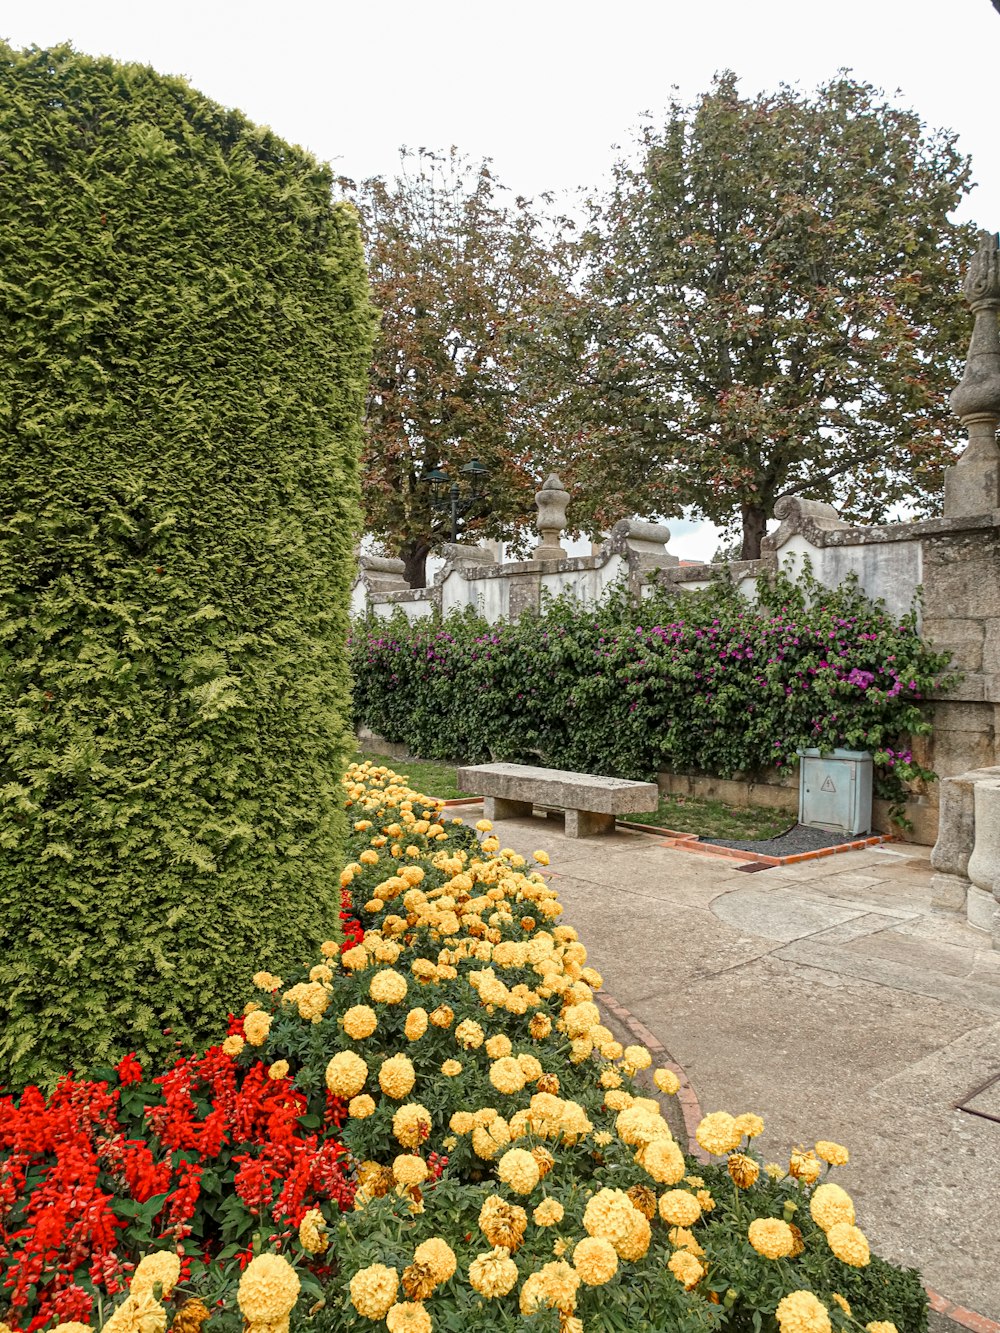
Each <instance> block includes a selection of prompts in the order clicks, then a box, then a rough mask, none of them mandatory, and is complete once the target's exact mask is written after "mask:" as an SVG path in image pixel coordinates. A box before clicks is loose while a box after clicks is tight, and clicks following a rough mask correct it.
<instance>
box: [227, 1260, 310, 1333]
mask: <svg viewBox="0 0 1000 1333" xmlns="http://www.w3.org/2000/svg"><path fill="white" fill-rule="evenodd" d="M300 1285H301V1284H300V1282H299V1275H298V1273H296V1271H295V1269H294V1268H293V1267H292V1265H291V1264H290V1263H289V1262H288V1260H287V1259H283V1258H282V1257H281V1255H280V1254H258V1255H257V1257H256V1259H251V1260H250V1262H249V1263H248V1264H247V1266H246V1268H245V1269H244V1270H243V1276H242V1277H241V1278H240V1285H239V1287H238V1288H237V1292H236V1300H237V1302H238V1304H239V1307H240V1310H241V1311H242V1314H243V1317H244V1318H245V1319H246V1320H247V1321H248V1322H249V1323H251V1324H277V1323H279V1322H280V1321H283V1320H287V1318H288V1316H289V1314H290V1313H291V1310H292V1306H293V1305H294V1304H295V1302H296V1301H297V1300H298V1296H299V1287H300Z"/></svg>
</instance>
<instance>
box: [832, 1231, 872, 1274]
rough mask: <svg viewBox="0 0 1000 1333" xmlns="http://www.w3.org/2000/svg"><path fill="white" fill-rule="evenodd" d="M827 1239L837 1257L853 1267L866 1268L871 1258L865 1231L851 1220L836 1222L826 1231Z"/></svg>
mask: <svg viewBox="0 0 1000 1333" xmlns="http://www.w3.org/2000/svg"><path fill="white" fill-rule="evenodd" d="M826 1241H827V1244H828V1245H829V1247H830V1249H831V1250H832V1251H833V1252H834V1254H835V1255H836V1256H837V1258H838V1259H840V1260H842V1261H843V1262H844V1263H845V1264H850V1265H851V1267H852V1268H864V1267H866V1265H867V1264H868V1263H869V1261H870V1260H871V1253H870V1251H869V1249H868V1239H867V1237H866V1236H865V1233H864V1232H863V1231H862V1230H861V1229H860V1227H855V1226H852V1225H851V1224H850V1222H835V1223H834V1224H833V1226H832V1227H831V1228H830V1229H829V1231H828V1232H827V1233H826Z"/></svg>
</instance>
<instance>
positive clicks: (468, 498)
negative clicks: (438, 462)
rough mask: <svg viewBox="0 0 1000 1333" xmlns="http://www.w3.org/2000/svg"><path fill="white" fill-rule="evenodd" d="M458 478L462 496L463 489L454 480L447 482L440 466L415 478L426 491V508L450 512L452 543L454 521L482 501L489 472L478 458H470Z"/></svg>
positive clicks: (439, 511)
mask: <svg viewBox="0 0 1000 1333" xmlns="http://www.w3.org/2000/svg"><path fill="white" fill-rule="evenodd" d="M458 475H459V477H460V478H461V479H462V482H464V483H465V485H466V486H467V487H468V490H467V492H466V493H465V494H464V495H463V493H462V492H463V486H462V485H461V484H460V483H459V481H458V480H455V481H451V480H450V478H449V476H448V473H447V472H446V471H445V470H444V468H443V467H435V468H431V470H430V471H429V472H425V473H424V474H423V475H422V476H421V477H420V478H418V480H419V483H420V485H422V486H427V487H429V488H430V491H431V496H430V506H431V508H432V509H433V510H434V511H435V513H439V514H441V513H446V514H447V513H450V515H451V540H452V542H457V541H458V520H459V519H460V518H461V517H462V515H463V514H467V513H468V512H469V510H470V509H471V508H472V507H473V506H474V505H476V504H478V503H479V501H480V500H482V498H483V496H484V494H485V486H486V479H487V478H488V477H489V475H490V470H489V468H488V467H484V466H483V464H482V463H480V461H479V459H478V458H472V459H470V460H469V462H468V463H466V465H465V467H463V468H461V469H460V471H459V474H458Z"/></svg>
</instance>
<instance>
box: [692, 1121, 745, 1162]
mask: <svg viewBox="0 0 1000 1333" xmlns="http://www.w3.org/2000/svg"><path fill="white" fill-rule="evenodd" d="M742 1137H743V1132H742V1130H740V1129H739V1128H738V1127H737V1124H736V1121H735V1119H734V1118H733V1116H731V1115H730V1114H729V1112H728V1111H713V1112H712V1114H711V1115H707V1116H705V1118H704V1119H703V1120H702V1121H701V1123H700V1124H699V1126H698V1128H697V1129H696V1130H695V1138H696V1139H697V1140H698V1142H699V1143H700V1144H701V1146H702V1147H703V1148H704V1149H705V1151H706V1152H707V1153H711V1154H712V1156H713V1157H725V1155H726V1153H729V1152H732V1150H733V1149H734V1148H737V1147H739V1143H740V1140H741V1139H742Z"/></svg>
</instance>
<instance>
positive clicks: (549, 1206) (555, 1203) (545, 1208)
mask: <svg viewBox="0 0 1000 1333" xmlns="http://www.w3.org/2000/svg"><path fill="white" fill-rule="evenodd" d="M563 1212H564V1210H563V1206H562V1204H561V1203H560V1202H559V1200H558V1199H543V1200H542V1202H541V1203H540V1204H539V1205H538V1207H537V1208H536V1209H535V1211H534V1212H533V1213H532V1214H531V1216H532V1218H533V1219H534V1222H535V1225H536V1226H539V1227H554V1226H558V1225H559V1223H560V1222H561V1221H562V1220H563Z"/></svg>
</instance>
